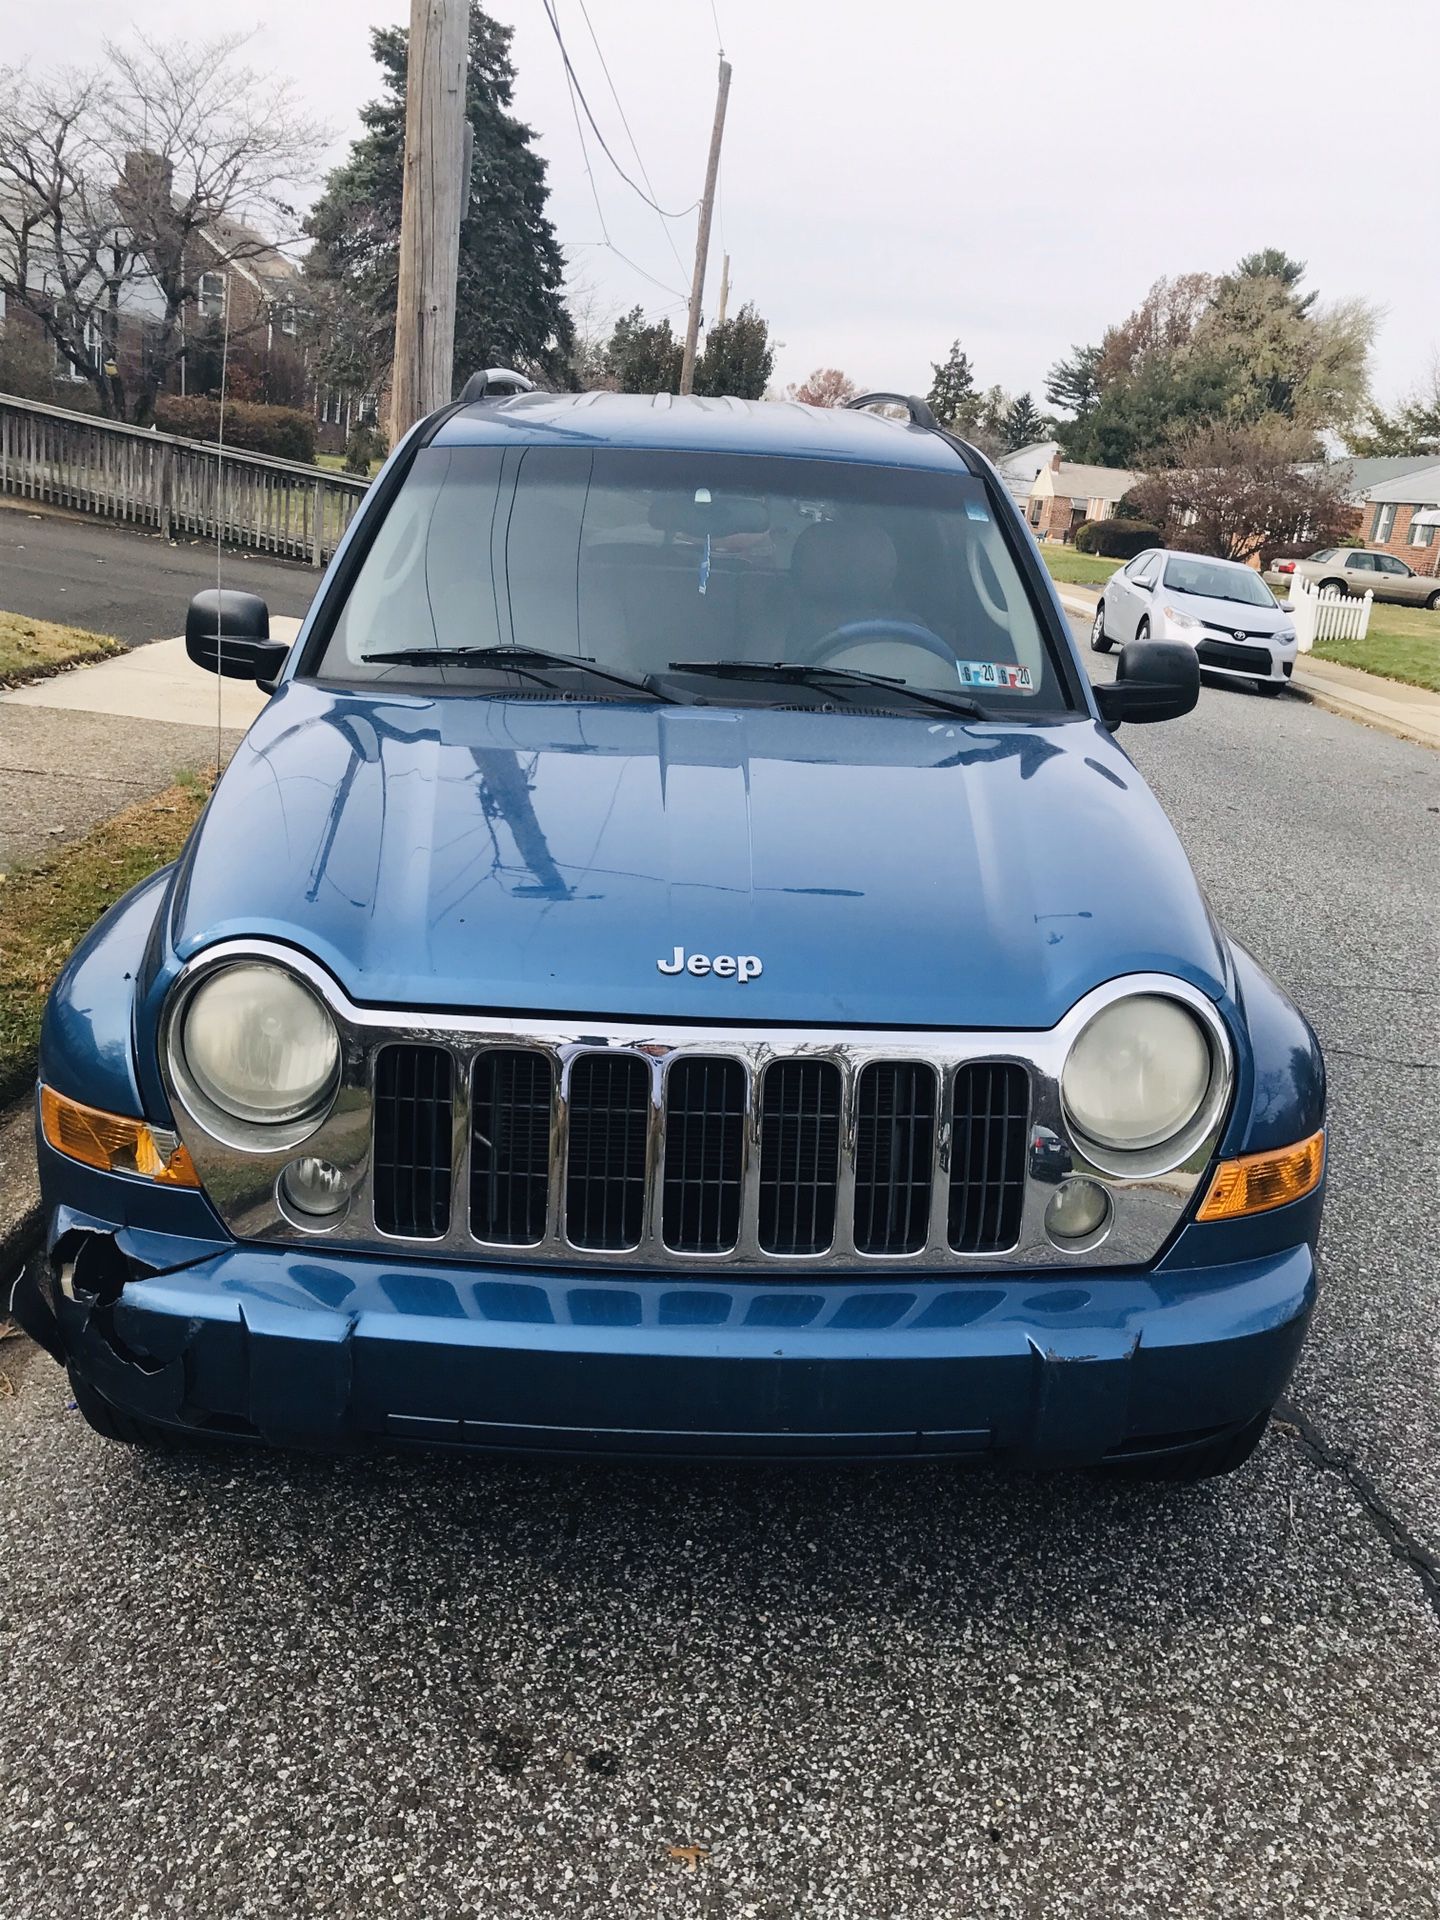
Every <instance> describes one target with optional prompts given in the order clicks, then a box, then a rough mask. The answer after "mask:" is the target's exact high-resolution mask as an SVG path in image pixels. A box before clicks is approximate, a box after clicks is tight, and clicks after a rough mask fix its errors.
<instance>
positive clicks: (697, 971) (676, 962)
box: [655, 947, 765, 987]
mask: <svg viewBox="0 0 1440 1920" xmlns="http://www.w3.org/2000/svg"><path fill="white" fill-rule="evenodd" d="M655 964H656V966H657V967H658V968H659V969H660V971H661V973H693V974H694V976H695V978H696V979H697V980H703V979H704V977H705V975H706V974H707V973H713V974H714V975H715V976H716V978H717V979H720V980H738V981H739V982H740V984H741V986H742V987H743V986H744V984H745V982H746V981H747V980H758V979H759V978H760V975H761V974H762V973H763V972H764V971H765V969H764V967H763V966H762V965H761V964H760V956H759V954H757V953H717V954H716V955H715V958H714V959H713V960H712V959H711V958H710V955H709V954H708V953H692V954H689V955H688V956H687V954H686V952H685V949H684V947H676V949H675V951H674V953H673V954H671V956H670V958H669V959H668V960H657V961H656V962H655Z"/></svg>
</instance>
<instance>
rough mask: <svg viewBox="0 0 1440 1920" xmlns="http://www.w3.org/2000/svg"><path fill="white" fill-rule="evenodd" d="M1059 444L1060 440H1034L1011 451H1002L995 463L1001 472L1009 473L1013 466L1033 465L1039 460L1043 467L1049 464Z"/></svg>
mask: <svg viewBox="0 0 1440 1920" xmlns="http://www.w3.org/2000/svg"><path fill="white" fill-rule="evenodd" d="M1059 445H1060V442H1059V441H1058V440H1032V441H1031V442H1030V444H1029V446H1028V447H1013V448H1012V449H1011V451H1010V452H1009V453H1002V454H1001V456H1000V458H999V459H998V460H997V461H996V462H995V465H996V466H997V467H998V468H999V469H1000V471H1001V473H1008V472H1009V471H1010V469H1011V467H1023V466H1033V465H1034V464H1035V462H1036V461H1037V460H1038V461H1039V463H1040V465H1041V466H1042V467H1043V466H1048V465H1049V463H1050V456H1051V455H1052V454H1053V453H1054V452H1055V451H1056V450H1057V449H1058V447H1059Z"/></svg>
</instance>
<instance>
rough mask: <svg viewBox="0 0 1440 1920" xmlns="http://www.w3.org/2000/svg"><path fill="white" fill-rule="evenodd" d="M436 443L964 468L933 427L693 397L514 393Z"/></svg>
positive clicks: (464, 418)
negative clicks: (623, 449) (619, 449)
mask: <svg viewBox="0 0 1440 1920" xmlns="http://www.w3.org/2000/svg"><path fill="white" fill-rule="evenodd" d="M432 444H433V445H435V446H437V447H468V446H514V445H516V444H520V445H523V446H548V447H629V448H644V449H654V450H656V451H674V452H684V453H753V454H781V455H787V456H789V457H790V458H792V459H803V460H850V461H859V462H862V463H865V464H869V465H874V466H887V467H928V468H934V469H936V470H938V471H940V472H944V473H951V474H953V473H955V472H957V471H959V472H964V471H965V466H964V463H963V461H962V460H961V457H960V455H959V454H958V453H957V452H956V451H955V449H954V447H952V446H951V445H950V444H949V442H948V441H946V440H945V439H944V438H942V436H941V435H940V434H938V433H932V432H930V431H928V430H927V429H926V428H924V427H915V426H911V425H910V424H909V423H908V422H907V421H903V420H891V419H887V418H886V417H885V416H884V415H882V414H878V413H870V412H861V411H858V410H856V409H853V408H848V407H807V406H805V405H803V404H802V403H801V402H800V401H798V400H736V399H729V398H727V399H708V398H702V397H701V396H700V395H698V394H684V395H681V394H673V393H657V394H636V393H519V394H513V395H510V396H508V397H507V398H505V399H502V400H480V401H476V402H475V403H474V404H473V405H470V406H466V407H461V408H459V409H458V411H457V412H455V413H452V414H451V415H450V416H449V418H448V419H447V420H445V421H444V422H443V423H442V425H441V426H440V429H439V431H438V432H437V433H436V435H435V438H434V441H433V443H432Z"/></svg>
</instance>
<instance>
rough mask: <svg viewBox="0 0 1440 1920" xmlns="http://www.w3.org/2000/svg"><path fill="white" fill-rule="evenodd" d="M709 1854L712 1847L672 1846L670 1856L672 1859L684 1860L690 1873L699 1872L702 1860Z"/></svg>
mask: <svg viewBox="0 0 1440 1920" xmlns="http://www.w3.org/2000/svg"><path fill="white" fill-rule="evenodd" d="M709 1854H710V1849H709V1848H708V1847H671V1848H670V1858H671V1859H672V1860H683V1861H684V1863H685V1867H686V1870H687V1871H688V1872H690V1873H698V1872H699V1870H700V1862H701V1861H702V1860H705V1859H708V1857H709Z"/></svg>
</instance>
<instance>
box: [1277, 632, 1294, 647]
mask: <svg viewBox="0 0 1440 1920" xmlns="http://www.w3.org/2000/svg"><path fill="white" fill-rule="evenodd" d="M1294 638H1295V629H1294V628H1293V627H1281V628H1280V629H1279V630H1278V631H1277V633H1276V635H1275V639H1276V642H1277V644H1278V645H1280V646H1282V647H1288V646H1289V645H1290V642H1291V641H1292V640H1293V639H1294Z"/></svg>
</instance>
